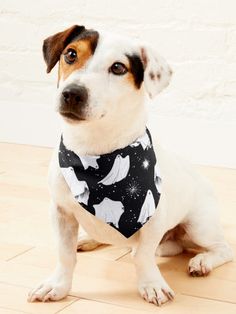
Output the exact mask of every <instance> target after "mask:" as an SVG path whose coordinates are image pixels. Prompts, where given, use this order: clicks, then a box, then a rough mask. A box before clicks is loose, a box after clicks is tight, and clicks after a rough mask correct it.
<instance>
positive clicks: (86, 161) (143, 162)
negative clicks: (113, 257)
mask: <svg viewBox="0 0 236 314" xmlns="http://www.w3.org/2000/svg"><path fill="white" fill-rule="evenodd" d="M59 164H60V167H61V172H62V174H63V176H64V178H65V180H66V182H67V184H68V186H69V188H70V190H71V193H72V195H73V196H74V198H75V199H76V201H77V202H78V203H79V204H80V205H81V206H82V207H83V208H84V209H85V210H86V211H88V212H89V213H90V214H92V215H95V216H96V217H97V218H98V219H100V220H101V221H103V222H105V223H107V224H109V225H110V226H111V227H113V228H115V229H116V230H117V231H119V232H120V233H121V234H122V235H124V236H125V237H127V238H128V237H130V236H131V235H133V234H134V233H135V232H136V231H137V230H139V229H140V228H141V227H142V226H143V225H144V224H145V223H146V222H147V221H148V220H149V218H150V217H152V216H153V214H154V212H155V210H156V207H157V204H158V202H159V198H160V183H161V179H160V174H159V170H158V165H157V163H156V156H155V153H154V150H153V147H152V140H151V135H150V133H149V131H148V130H147V131H146V133H145V134H144V135H143V136H142V137H140V138H138V139H137V140H136V141H135V142H133V143H131V144H130V145H128V146H126V147H125V148H122V149H117V150H116V151H114V152H112V153H109V154H104V155H100V156H78V155H76V154H75V153H74V152H72V151H70V150H68V149H67V148H66V147H65V145H64V144H63V140H61V144H60V150H59Z"/></svg>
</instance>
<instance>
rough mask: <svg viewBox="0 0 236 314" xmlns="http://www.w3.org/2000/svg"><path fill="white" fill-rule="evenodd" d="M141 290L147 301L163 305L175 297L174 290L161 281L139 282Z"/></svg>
mask: <svg viewBox="0 0 236 314" xmlns="http://www.w3.org/2000/svg"><path fill="white" fill-rule="evenodd" d="M138 289H139V292H140V294H141V296H142V297H143V298H144V300H145V301H147V302H149V303H153V304H155V305H157V306H161V305H162V304H164V303H166V302H167V301H169V300H173V299H174V296H175V294H174V291H173V290H172V289H171V288H170V287H169V286H168V285H167V284H166V283H163V284H161V283H160V282H159V281H149V282H143V283H140V284H139V287H138Z"/></svg>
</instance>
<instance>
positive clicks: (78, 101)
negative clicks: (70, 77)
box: [61, 84, 88, 110]
mask: <svg viewBox="0 0 236 314" xmlns="http://www.w3.org/2000/svg"><path fill="white" fill-rule="evenodd" d="M87 100H88V92H87V89H86V88H85V87H84V86H82V85H75V84H71V85H68V86H67V87H65V88H64V90H63V91H62V93H61V106H62V107H63V109H66V108H67V109H71V110H75V109H76V107H78V106H79V107H82V106H83V105H85V104H86V103H87Z"/></svg>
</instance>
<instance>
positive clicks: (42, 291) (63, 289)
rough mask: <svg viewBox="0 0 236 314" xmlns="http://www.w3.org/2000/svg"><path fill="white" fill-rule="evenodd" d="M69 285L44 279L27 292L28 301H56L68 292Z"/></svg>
mask: <svg viewBox="0 0 236 314" xmlns="http://www.w3.org/2000/svg"><path fill="white" fill-rule="evenodd" d="M69 290H70V287H69V286H68V285H62V284H58V283H56V282H54V283H53V281H50V280H49V281H45V282H44V283H42V284H40V285H39V286H38V287H36V288H35V289H33V290H31V291H30V292H29V294H28V299H27V301H28V302H35V301H41V302H46V301H58V300H61V299H63V298H65V297H66V296H67V295H68V293H69Z"/></svg>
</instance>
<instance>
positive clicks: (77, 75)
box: [28, 25, 233, 306]
mask: <svg viewBox="0 0 236 314" xmlns="http://www.w3.org/2000/svg"><path fill="white" fill-rule="evenodd" d="M43 55H44V59H45V62H46V65H47V72H48V73H49V72H50V71H51V70H52V69H53V67H54V66H55V65H56V64H57V63H59V70H58V89H57V101H56V109H57V111H58V112H59V116H60V117H61V118H62V119H61V120H62V136H63V145H64V146H65V147H66V149H67V150H69V151H70V152H73V154H75V155H76V156H98V155H100V156H103V155H104V154H105V155H106V154H110V153H111V152H114V151H116V150H117V149H120V148H123V147H127V146H129V145H131V143H134V144H133V145H134V146H135V145H136V146H137V145H138V144H137V141H136V139H140V138H141V137H142V136H143V135H144V134H145V130H146V123H147V109H146V104H145V99H146V97H150V98H153V97H155V96H156V95H157V94H158V93H159V92H161V90H163V89H164V88H165V87H166V86H167V85H168V84H169V81H170V79H171V75H172V70H171V68H170V67H169V66H168V65H167V63H166V62H165V60H164V59H163V58H162V57H161V56H160V55H159V54H157V53H156V51H155V50H154V49H153V48H152V47H151V46H149V45H148V44H146V43H142V42H139V41H138V40H131V39H130V38H125V37H124V36H119V35H114V34H113V33H112V34H109V33H106V32H100V31H99V32H98V31H95V30H91V29H86V28H85V27H84V26H78V25H74V26H72V27H70V28H69V29H66V30H64V31H62V32H59V33H57V34H55V35H53V36H50V37H49V38H47V39H45V40H44V44H43ZM135 141H136V142H135ZM59 145H60V144H58V146H57V147H56V149H55V151H54V154H53V157H52V160H51V163H50V167H49V186H50V193H51V198H52V204H51V214H52V217H53V223H54V225H55V228H56V232H57V240H58V264H57V267H56V269H55V271H54V272H53V274H52V275H51V276H50V278H48V279H47V280H45V281H43V282H42V283H41V284H40V285H39V286H37V287H36V288H35V289H33V290H32V291H31V292H30V293H29V295H28V301H29V302H33V301H36V300H37V301H49V300H52V301H55V300H60V299H62V298H65V297H66V296H67V295H68V293H69V291H70V288H71V284H72V276H73V270H74V267H75V264H76V251H77V248H78V247H79V248H81V249H84V250H90V249H93V248H95V247H97V246H98V245H100V244H101V243H106V244H113V245H116V246H125V247H130V248H132V256H133V261H134V264H135V267H136V271H137V279H138V290H139V292H140V294H141V296H142V297H143V298H144V299H145V300H146V301H147V302H150V303H153V304H155V305H158V306H160V305H162V304H163V303H165V302H167V301H168V300H172V299H173V298H174V292H173V290H172V289H171V288H170V287H169V285H168V283H167V282H166V281H165V279H164V278H163V277H162V274H161V272H160V270H159V268H158V266H157V265H156V263H155V255H159V256H172V255H176V254H180V253H181V252H182V251H183V249H184V243H186V241H187V242H188V243H192V244H194V245H196V246H198V247H201V248H203V252H202V253H199V254H197V255H196V256H195V257H193V258H192V259H191V260H190V261H189V266H188V271H189V274H190V275H192V276H205V275H207V274H208V273H209V272H210V271H211V270H212V269H213V268H215V267H218V266H220V265H222V264H224V263H226V262H229V261H231V260H232V258H233V254H232V250H231V248H230V247H229V245H228V244H227V242H226V241H225V239H224V236H223V232H222V228H221V226H220V223H219V217H218V208H217V202H216V199H215V196H214V194H213V193H212V191H211V188H210V187H209V185H208V183H207V182H206V180H205V179H204V178H202V177H201V176H200V175H199V174H197V173H195V171H194V170H193V169H192V166H191V165H189V164H188V163H186V162H184V161H182V160H181V159H180V158H179V157H177V156H175V155H174V154H170V153H168V152H166V151H165V150H163V149H162V148H161V147H160V146H159V144H158V141H157V139H156V138H155V137H154V138H153V148H154V151H155V153H156V157H157V160H158V167H159V171H160V174H161V175H160V178H161V196H160V198H159V201H158V205H157V208H156V209H155V210H154V211H153V212H152V214H151V218H150V219H148V220H147V222H146V223H145V224H144V225H143V226H142V227H141V228H139V229H138V230H137V232H134V233H133V234H132V235H131V236H129V237H126V236H124V235H123V234H121V233H120V232H119V231H118V230H116V229H117V226H118V224H119V218H120V216H121V215H122V211H123V208H122V206H121V205H119V204H117V208H118V211H119V217H118V218H117V217H115V218H114V221H115V222H114V224H115V226H114V225H112V226H111V224H110V225H109V223H104V221H102V220H101V219H99V217H96V216H94V215H93V214H91V213H90V212H89V211H87V210H85V209H84V208H83V206H81V203H78V199H77V200H76V198H75V197H74V196H73V195H72V190H73V189H76V188H75V187H74V184H73V183H72V186H73V187H74V188H73V187H72V188H71V189H70V187H69V185H68V184H67V182H66V180H65V176H63V173H62V172H63V171H62V168H61V167H60V164H59V159H58V151H59ZM131 146H132V145H131ZM134 146H133V147H134ZM86 162H87V161H86ZM96 162H97V160H90V162H88V163H87V164H86V167H84V169H85V168H88V169H95V168H96ZM117 163H118V162H117ZM124 164H125V165H126V167H128V166H127V162H126V163H124ZM89 167H90V168H89ZM64 169H65V168H64ZM68 169H69V168H68ZM68 169H67V170H68ZM119 175H120V174H119ZM70 176H71V178H73V177H74V174H73V173H71V175H70ZM120 176H121V178H122V176H124V174H121V175H120ZM114 178H115V180H116V181H118V180H120V177H119V176H118V177H117V176H109V177H108V178H107V179H106V180H105V181H104V180H103V181H102V180H101V182H100V184H102V183H103V184H104V182H107V180H108V181H111V180H114ZM117 178H118V179H117ZM71 180H72V181H73V179H71ZM112 182H113V181H112ZM120 182H121V181H120ZM81 193H83V194H81V195H82V196H83V197H82V196H81V195H80V197H79V196H78V195H77V196H78V198H79V200H80V201H81V202H84V203H85V202H88V197H89V195H88V191H87V190H86V184H85V183H84V185H83V189H82V192H81ZM148 193H149V194H150V191H149V192H148ZM150 195H151V194H150ZM106 204H107V205H109V204H110V203H109V202H108V201H107V202H104V204H103V205H104V206H105V205H106ZM100 207H101V206H100ZM106 210H107V211H109V208H107V209H106ZM102 213H103V214H101V215H103V216H104V215H105V214H104V209H103V212H102ZM116 214H117V210H116ZM146 215H148V214H146ZM146 218H147V217H146ZM79 225H81V226H82V227H83V229H84V230H85V231H84V232H85V233H84V235H83V236H82V237H80V239H79V243H78V227H79Z"/></svg>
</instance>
